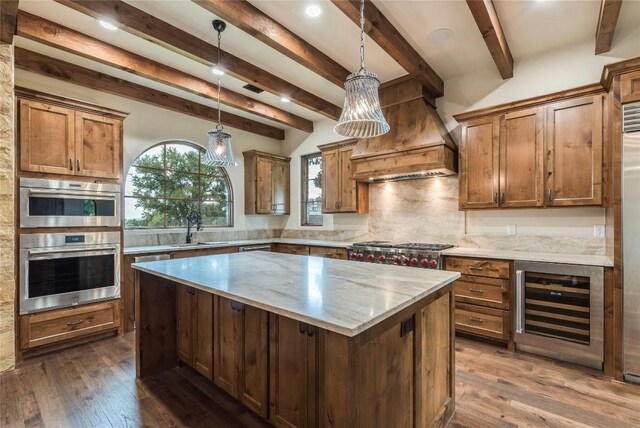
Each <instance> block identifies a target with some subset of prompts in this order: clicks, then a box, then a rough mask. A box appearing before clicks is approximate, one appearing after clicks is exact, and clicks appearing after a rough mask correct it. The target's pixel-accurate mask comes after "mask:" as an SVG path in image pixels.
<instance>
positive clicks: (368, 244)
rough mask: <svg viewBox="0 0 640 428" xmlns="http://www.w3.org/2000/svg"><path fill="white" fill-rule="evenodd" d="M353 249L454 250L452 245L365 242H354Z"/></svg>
mask: <svg viewBox="0 0 640 428" xmlns="http://www.w3.org/2000/svg"><path fill="white" fill-rule="evenodd" d="M352 246H353V247H377V248H398V249H410V250H422V251H443V250H446V249H447V248H452V247H453V245H450V244H429V243H424V242H403V243H401V244H395V243H392V242H391V241H365V242H354V243H353V245H352Z"/></svg>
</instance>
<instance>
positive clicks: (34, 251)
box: [29, 246, 116, 256]
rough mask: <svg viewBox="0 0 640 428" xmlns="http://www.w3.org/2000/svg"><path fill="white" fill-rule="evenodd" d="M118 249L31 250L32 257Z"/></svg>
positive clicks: (111, 247) (112, 247) (114, 248)
mask: <svg viewBox="0 0 640 428" xmlns="http://www.w3.org/2000/svg"><path fill="white" fill-rule="evenodd" d="M115 250H116V247H114V246H109V247H96V248H59V249H50V250H29V255H30V256H40V255H44V254H60V253H86V252H89V251H91V252H94V251H107V252H108V251H115Z"/></svg>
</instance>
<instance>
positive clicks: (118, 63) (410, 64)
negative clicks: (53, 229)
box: [2, 0, 640, 139]
mask: <svg viewBox="0 0 640 428" xmlns="http://www.w3.org/2000/svg"><path fill="white" fill-rule="evenodd" d="M3 2H4V1H3ZM367 2H368V4H367V16H366V18H367V24H366V28H367V33H368V36H367V39H366V48H367V50H366V63H367V68H368V69H369V70H371V71H375V72H376V73H377V74H378V75H379V76H380V78H381V80H382V81H383V82H387V81H390V80H393V79H395V78H398V77H401V76H404V75H406V74H407V73H409V74H412V75H413V76H415V78H416V79H417V80H418V81H420V82H421V83H422V85H423V87H424V88H425V90H426V93H428V94H429V95H430V96H431V97H432V98H433V99H435V98H437V97H439V96H442V92H443V89H444V85H443V81H446V80H447V79H451V78H454V77H458V76H461V75H464V74H467V73H472V72H473V71H474V70H478V69H486V68H491V67H492V68H493V70H494V71H495V73H496V75H499V76H502V77H503V78H510V76H511V75H512V73H514V66H513V64H514V62H515V63H516V64H517V62H518V61H519V60H522V59H526V58H528V57H534V56H536V55H539V54H541V53H543V52H546V51H551V50H555V49H560V48H563V47H566V46H569V45H572V44H575V43H580V42H584V41H586V40H591V41H592V42H593V45H594V55H595V52H596V49H597V50H598V52H600V53H604V54H605V55H606V52H607V51H608V50H609V49H610V48H611V46H613V47H614V48H615V44H616V34H620V33H624V30H626V29H629V28H634V27H637V26H638V25H640V1H637V0H624V1H622V2H620V1H619V0H582V1H561V0H546V1H545V0H521V1H510V0H495V1H493V2H491V0H467V1H457V0H450V1H419V0H413V1H402V0H393V1H391V0H373V1H372V2H370V1H369V0H367ZM13 3H14V4H15V2H13ZM311 3H314V4H317V5H319V6H320V7H321V9H322V14H321V15H320V16H319V17H317V18H310V17H308V16H306V14H305V8H306V6H308V5H309V4H311ZM357 7H358V1H357V0H350V1H346V0H331V1H330V0H313V1H311V0H309V1H307V0H297V1H295V0H287V1H285V0H251V1H250V2H247V1H246V0H193V1H190V0H162V1H158V0H153V1H151V0H127V1H126V2H123V1H119V0H118V1H100V0H91V1H88V2H87V1H84V0H55V1H54V0H20V2H19V9H20V10H19V12H18V25H17V33H16V34H17V35H16V37H15V44H16V46H17V47H18V48H19V49H17V50H16V65H17V67H18V68H21V69H27V70H30V71H34V72H37V73H40V74H44V75H49V76H51V77H55V78H59V79H65V80H69V81H72V82H75V83H78V84H81V85H84V86H87V87H91V88H94V89H103V90H105V91H106V92H110V93H114V94H117V95H121V96H124V97H127V98H131V99H138V100H141V101H143V102H146V103H148V104H153V105H158V106H161V107H164V108H168V109H170V110H172V111H182V112H185V113H186V114H189V115H191V116H195V117H201V118H205V119H211V118H213V117H214V116H215V110H214V109H213V107H214V106H215V98H216V95H217V90H216V87H215V83H216V77H215V76H214V75H213V74H212V73H211V64H212V62H213V61H214V60H215V53H216V48H215V44H216V34H215V32H214V30H213V28H212V27H211V21H212V20H213V19H215V18H222V19H224V20H225V21H226V22H227V23H228V24H229V25H228V26H227V30H226V31H225V32H224V33H223V38H222V51H223V65H224V66H226V67H227V68H228V73H227V75H225V76H224V78H223V87H224V91H223V92H222V93H221V98H222V101H223V103H224V106H223V110H224V112H225V116H224V118H223V120H224V121H225V122H226V123H227V125H228V126H230V127H237V128H240V129H245V130H247V131H249V132H253V133H256V134H258V135H264V136H268V137H270V138H275V139H283V138H284V135H285V134H284V132H283V131H284V130H287V129H300V130H303V131H305V132H312V130H313V122H314V121H316V120H319V119H322V118H332V119H337V117H338V116H339V114H340V109H341V107H342V101H343V96H344V90H343V89H342V81H343V79H344V77H345V76H346V75H347V74H348V73H350V72H353V71H356V70H357V69H358V67H359V56H358V53H359V49H358V48H359V33H358V27H357V25H356V22H355V21H357V12H358V10H357ZM7 10H10V8H8V9H7ZM2 13H3V24H2V25H3V28H2V30H3V40H4V37H6V36H4V34H5V33H6V26H7V25H9V26H10V25H11V20H7V21H6V22H8V23H9V24H6V23H5V18H4V14H5V13H6V12H5V9H3V10H2ZM96 17H104V18H106V19H109V20H112V21H119V22H118V25H119V26H120V27H121V28H120V29H119V30H118V31H108V30H106V29H104V28H102V27H101V26H99V25H98V24H97V21H96ZM440 29H450V30H451V31H452V32H453V37H450V38H449V39H445V40H441V39H438V38H437V37H436V36H437V35H438V33H435V34H434V33H433V32H434V31H435V30H440ZM596 30H597V31H596ZM9 37H10V34H9ZM50 58H54V59H55V61H53V60H51V59H50ZM515 70H516V71H515V76H514V77H515V78H517V68H516V69H515ZM246 83H252V84H254V85H255V86H258V87H260V88H262V89H264V92H262V93H261V94H255V93H253V92H250V91H248V90H246V89H244V88H243V86H244V85H245V84H246ZM445 96H446V94H445ZM281 97H286V98H289V99H291V102H289V103H284V102H282V101H281Z"/></svg>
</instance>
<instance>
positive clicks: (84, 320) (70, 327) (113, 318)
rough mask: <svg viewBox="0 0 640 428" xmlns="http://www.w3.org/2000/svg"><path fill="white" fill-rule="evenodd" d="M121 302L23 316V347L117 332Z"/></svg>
mask: <svg viewBox="0 0 640 428" xmlns="http://www.w3.org/2000/svg"><path fill="white" fill-rule="evenodd" d="M119 308H120V301H119V300H118V299H116V300H110V301H106V302H101V303H94V304H89V305H82V306H75V307H71V308H64V309H56V310H52V311H46V312H39V313H35V314H29V315H22V316H20V350H22V351H27V350H33V349H34V348H39V347H41V346H45V345H57V344H61V343H63V342H67V341H70V340H72V339H79V338H83V337H89V336H92V335H96V334H100V333H104V332H108V331H114V332H115V331H117V330H118V328H119V327H120V310H119Z"/></svg>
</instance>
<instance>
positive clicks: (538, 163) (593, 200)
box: [460, 94, 604, 209]
mask: <svg viewBox="0 0 640 428" xmlns="http://www.w3.org/2000/svg"><path fill="white" fill-rule="evenodd" d="M603 101H604V95H603V94H597V95H589V96H584V97H580V98H573V99H569V100H566V101H557V102H551V101H549V100H548V99H545V100H544V102H545V103H546V104H545V105H542V106H535V107H532V108H521V109H518V110H508V108H507V107H505V109H504V110H502V111H498V112H497V113H493V114H491V115H490V116H484V117H480V118H471V119H469V120H468V121H467V122H463V123H462V135H461V137H462V138H461V144H460V209H477V208H526V207H530V208H531V207H545V206H546V207H554V206H585V205H601V204H602V200H603V198H602V174H603V156H602V153H603ZM492 110H495V109H492ZM505 110H507V111H505Z"/></svg>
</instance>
